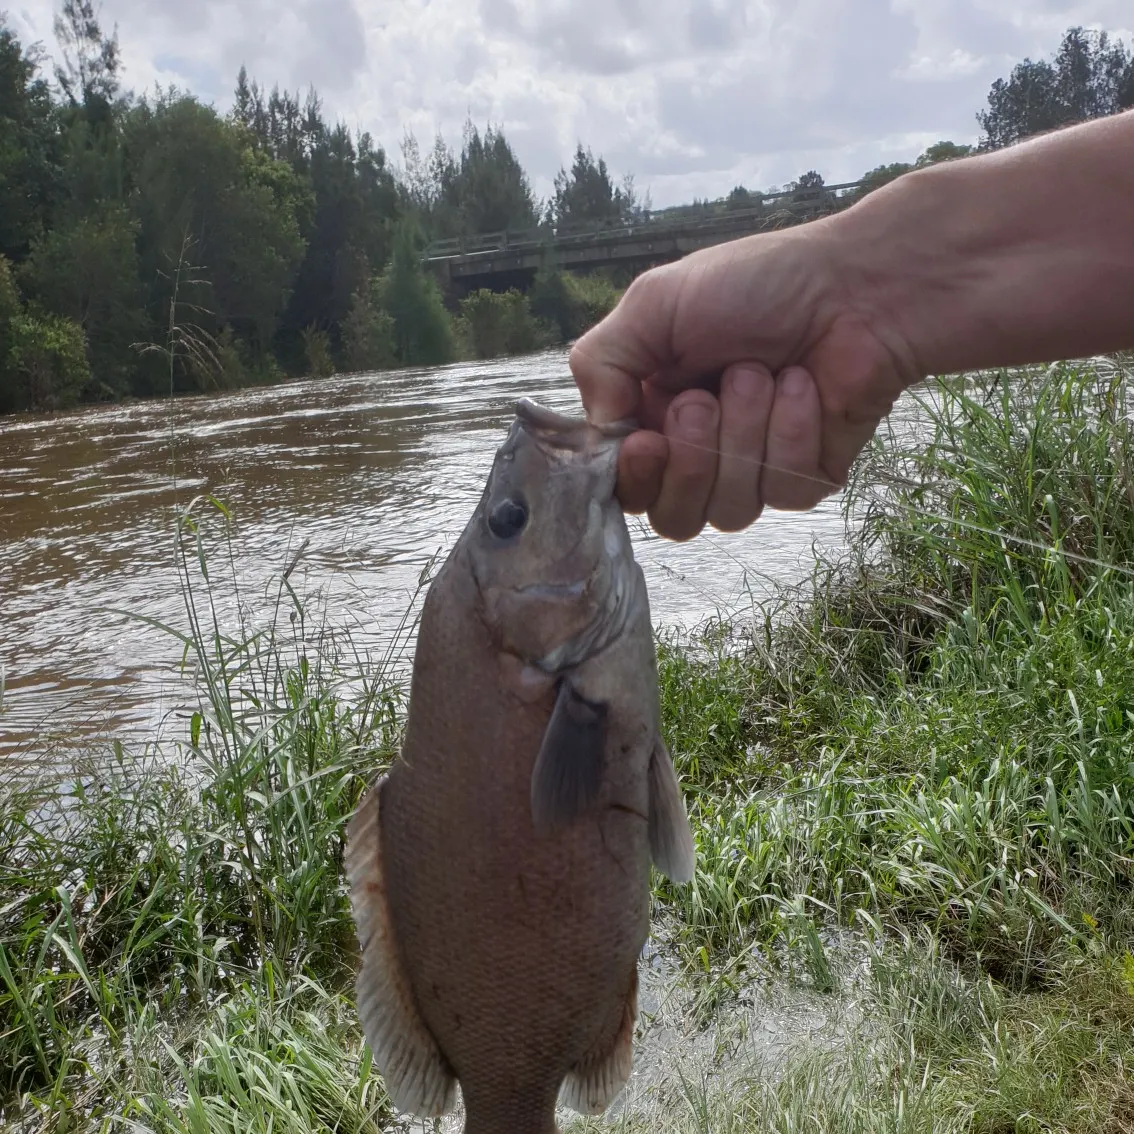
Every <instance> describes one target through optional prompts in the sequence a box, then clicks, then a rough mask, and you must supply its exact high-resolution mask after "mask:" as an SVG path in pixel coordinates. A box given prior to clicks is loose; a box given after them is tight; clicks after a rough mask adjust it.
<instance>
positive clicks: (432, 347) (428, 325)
mask: <svg viewBox="0 0 1134 1134" xmlns="http://www.w3.org/2000/svg"><path fill="white" fill-rule="evenodd" d="M377 292H378V298H379V303H380V305H381V307H382V309H383V310H384V311H385V312H386V313H387V314H388V315H389V316H390V318H391V319H392V320H393V325H394V349H395V353H396V355H397V358H398V361H399V362H400V363H401V364H402V365H403V366H439V365H441V364H442V363H446V362H449V361H451V360H452V358H453V353H454V351H453V345H454V344H453V329H452V326H451V325H450V322H449V315H448V312H447V311H446V310H445V304H444V302H443V301H442V299H441V292H440V289H439V288H438V286H437V283H436V281H435V280H434V279H433V277H432V276H431V275H427V274H426V272H425V269H424V268H422V266H421V258H420V255H419V244H418V239H417V235H416V233H415V231H414V228H413V227H412V226H411V225H410V224H402V225H401V226H400V227H399V228H398V230H397V233H396V234H395V236H394V251H393V255H392V256H391V258H390V265H389V267H388V268H387V269H386V271H385V272H384V273H383V274H382V277H381V278H380V279H379V281H378V283H377Z"/></svg>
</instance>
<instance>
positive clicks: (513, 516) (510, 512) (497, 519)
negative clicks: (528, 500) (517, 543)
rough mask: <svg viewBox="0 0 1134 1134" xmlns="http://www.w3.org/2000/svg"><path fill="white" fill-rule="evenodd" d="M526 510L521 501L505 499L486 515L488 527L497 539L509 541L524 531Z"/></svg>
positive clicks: (526, 517) (526, 520) (526, 516)
mask: <svg viewBox="0 0 1134 1134" xmlns="http://www.w3.org/2000/svg"><path fill="white" fill-rule="evenodd" d="M527 522H528V508H527V505H526V504H525V503H524V502H523V501H522V500H510V499H508V498H507V497H505V498H504V499H503V500H501V501H500V503H499V504H497V505H496V506H495V507H494V508H493V509H492V511H491V512H489V513H488V526H489V528H490V530H491V531H492V534H493V535H494V536H496V537H497V538H498V539H511V538H512V537H513V536H515V535H519V534H520V532H522V531H523V530H524V526H525V525H526V524H527Z"/></svg>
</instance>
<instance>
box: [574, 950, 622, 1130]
mask: <svg viewBox="0 0 1134 1134" xmlns="http://www.w3.org/2000/svg"><path fill="white" fill-rule="evenodd" d="M637 1019H638V969H637V966H635V967H634V971H633V975H632V977H631V981H630V989H629V991H628V992H627V994H626V1000H625V1002H624V1004H623V1007H622V1023H621V1026H620V1027H619V1029H618V1034H617V1035H616V1036H615V1038H614V1043H613V1044H612V1045H610V1046H607V1047H604V1048H602V1049H596V1050H595V1051H593V1052H589V1053H588V1054H587V1055H586V1056H584V1057H583V1059H581V1060H580V1061H579V1062H578V1063H577V1064H576V1065H575V1066H574V1067H573V1068H571V1070H570V1072H569V1073H568V1075H567V1077H566V1079H564V1081H563V1087H562V1089H561V1091H560V1095H559V1098H560V1102H562V1103H563V1105H564V1106H568V1107H570V1108H571V1109H572V1110H574V1111H576V1112H578V1113H579V1114H602V1112H603V1111H604V1110H606V1108H607V1107H608V1106H610V1104H611V1103H612V1102H614V1100H615V1099H616V1098H617V1097H618V1093H619V1091H621V1090H622V1088H623V1087H624V1086H625V1085H626V1080H627V1079H629V1078H630V1072H631V1071H632V1070H633V1068H634V1024H635V1022H636V1021H637Z"/></svg>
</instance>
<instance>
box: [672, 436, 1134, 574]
mask: <svg viewBox="0 0 1134 1134" xmlns="http://www.w3.org/2000/svg"><path fill="white" fill-rule="evenodd" d="M681 444H682V445H684V446H686V447H687V448H690V449H698V450H700V451H701V452H703V453H712V454H714V455H716V456H723V455H724V454H723V453H722V452H721V450H720V449H714V448H712V447H711V446H708V445H695V444H693V443H692V442H689V441H682V442H681ZM956 455H958V456H963V454H956ZM728 456H729V457H730V458H731V459H732V460H739V461H742V462H744V463H745V464H750V465H755V466H757V467H759V468H764V469H770V470H771V471H772V472H778V473H784V474H785V475H787V476H794V477H798V478H799V479H800V480H807V481H811V482H812V483H813V484H821V485H823V486H824V487H825V488H828V489H835V490H842V489H843V488H844V487H845V486H844V485H838V484H835V483H833V482H832V481H830V480H828V479H827V478H826V477H819V476H811V475H810V474H808V473H802V472H797V471H796V470H794V469H788V468H782V467H781V466H779V465H773V464H771V463H770V462H768V461H761V460H757V459H756V458H755V457H745V456H742V455H740V454H737V453H730V454H728ZM919 487H925V486H924V485H922V486H919ZM830 495H832V496H833V495H835V493H834V492H832V493H831V494H830ZM886 504H887V505H889V506H893V507H895V508H898V509H903V510H905V511H907V512H912V513H915V514H916V515H918V516H921V517H922V518H923V519H926V520H936V521H937V522H939V523H942V524H953V525H954V526H956V527H959V528H963V529H965V530H967V531H971V532H974V533H977V534H979V535H987V536H992V537H993V538H994V539H999V540H1003V541H1005V542H1008V543H1014V544H1017V545H1019V546H1021V547H1026V548H1029V549H1031V550H1033V551H1042V552H1043V553H1044V554H1045V555H1058V556H1062V557H1063V558H1064V559H1068V560H1071V561H1072V562H1075V563H1081V564H1083V565H1084V566H1088V567H1100V568H1102V569H1103V570H1106V571H1115V572H1118V573H1119V574H1122V575H1128V576H1130V577H1131V578H1134V568H1132V567H1124V566H1123V565H1122V564H1120V563H1108V562H1107V561H1106V560H1104V559H1097V558H1095V557H1094V556H1092V555H1081V554H1079V553H1078V552H1074V551H1066V550H1064V549H1062V548H1058V547H1055V546H1053V545H1051V544H1046V543H1043V542H1042V541H1041V540H1036V539H1030V538H1029V537H1027V536H1020V535H1013V534H1012V533H1011V532H1005V531H1001V530H999V529H997V528H992V527H988V526H987V525H984V524H978V523H976V522H975V521H973V520H962V519H960V518H959V517H957V516H944V515H941V514H939V513H936V512H926V511H924V510H923V509H921V508H917V507H915V506H914V505H913V504H903V503H901V502H900V501H896V500H891V501H887V502H886ZM921 538H923V539H930V538H932V537H930V536H929V535H927V534H922V536H921Z"/></svg>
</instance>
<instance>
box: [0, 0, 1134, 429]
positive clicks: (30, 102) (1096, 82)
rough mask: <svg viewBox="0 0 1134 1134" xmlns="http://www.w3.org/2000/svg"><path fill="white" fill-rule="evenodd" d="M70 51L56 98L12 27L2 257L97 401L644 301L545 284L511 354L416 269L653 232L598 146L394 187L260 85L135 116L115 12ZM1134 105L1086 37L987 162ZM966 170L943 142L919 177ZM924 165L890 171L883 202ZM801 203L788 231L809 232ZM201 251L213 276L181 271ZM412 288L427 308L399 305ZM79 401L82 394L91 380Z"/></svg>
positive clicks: (481, 338) (581, 325)
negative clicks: (544, 189)
mask: <svg viewBox="0 0 1134 1134" xmlns="http://www.w3.org/2000/svg"><path fill="white" fill-rule="evenodd" d="M56 35H57V39H58V41H59V47H60V51H59V52H58V56H59V62H58V66H57V67H56V69H55V78H56V80H57V89H56V90H55V92H54V93H53V90H52V87H51V86H50V85H49V83H48V82H47V79H46V77H45V74H44V72H45V68H46V66H47V65H46V61H45V60H46V57H45V56H44V54H43V53H42V51H41V50H40V49H39V48H33V49H30V50H25V48H24V47H23V46H22V45H21V43H20V42H19V40H18V38H17V37H16V35H15V33H14V32H13V30H12V29H11V28H10V27H8V26H7V25H6V21H5V20H4V19H0V256H4V257H5V258H6V259H7V260H8V261H9V263H10V265H11V267H12V270H13V272H14V273H15V278H16V280H17V282H18V284H19V286H20V288H21V289H22V293H23V298H24V299H26V300H27V301H28V302H29V303H31V304H32V305H34V312H35V314H34V316H33V317H34V318H35V319H40V318H41V316H43V317H47V316H51V317H62V318H64V319H67V320H71V321H73V322H74V323H76V324H78V326H79V327H80V328H81V330H82V333H83V337H84V340H85V343H86V352H87V364H88V366H89V368H90V374H91V377H90V380H89V381H84V382H82V383H81V384H80V386H79V396H80V397H81V398H84V399H86V398H107V397H123V396H149V395H155V394H163V395H167V394H169V393H170V392H174V393H176V392H180V391H194V390H205V389H213V388H216V387H218V386H221V387H225V386H232V385H238V384H242V383H244V382H249V381H267V380H271V379H272V378H274V377H281V376H284V375H286V374H291V375H299V374H306V373H308V372H310V370H311V368H312V361H313V360H312V358H311V357H310V355H309V351H308V345H309V344H310V342H312V341H313V340H311V339H310V336H309V335H308V334H307V328H311V327H316V328H319V329H320V331H321V332H322V333H325V335H326V342H325V344H324V343H322V340H320V344H321V345H320V351H321V353H320V355H319V359H318V360H317V361H318V365H317V367H316V369H317V370H320V371H323V370H325V369H326V368H327V367H328V366H329V365H331V362H333V363H334V364H335V365H346V366H349V367H350V368H352V369H353V368H356V367H363V368H370V367H380V366H388V365H392V364H415V365H416V364H424V365H429V364H431V363H432V362H434V361H436V360H443V359H450V358H452V357H453V356H454V353H455V352H456V351H457V350H458V344H460V349H461V350H464V349H466V343H467V344H468V345H467V349H468V350H469V351H470V352H471V353H477V354H480V353H483V351H484V350H485V349H487V347H486V345H485V344H486V343H488V342H489V341H490V340H493V341H498V342H504V341H505V339H507V342H508V343H509V344H511V345H506V346H504V347H503V348H502V349H507V350H513V349H519V347H518V346H517V345H516V344H517V343H518V342H534V343H535V344H536V345H539V344H542V343H544V342H548V341H550V340H551V338H553V337H558V338H561V339H565V340H570V339H572V338H575V337H577V336H578V335H579V334H580V333H581V331H582V330H583V329H585V327H586V326H588V325H590V324H591V323H593V322H594V321H596V319H598V318H600V317H601V315H602V314H604V313H605V311H606V310H607V309H608V308H609V303H610V301H611V295H612V294H613V293H615V292H616V291H617V287H618V286H622V285H623V284H624V283H625V282H627V281H625V280H623V279H621V278H619V279H618V280H617V286H616V284H615V283H614V282H610V283H609V285H607V284H599V283H598V282H597V277H595V278H594V279H591V280H590V281H589V282H584V283H578V284H576V283H575V282H572V281H573V280H574V277H569V276H559V275H557V274H556V272H555V270H554V268H553V266H550V265H549V266H546V267H545V268H544V270H542V271H541V272H540V273H539V274H538V275H537V278H536V279H535V281H534V286H533V287H532V288H531V289H530V292H529V306H530V307H531V310H532V313H533V316H534V318H535V329H534V332H532V331H531V328H527V327H526V325H525V324H524V323H523V322H522V321H521V322H518V323H516V330H515V332H514V333H512V334H511V335H510V337H509V336H505V337H503V338H502V337H501V333H500V332H499V331H490V330H489V329H488V324H487V323H485V320H488V322H491V319H490V317H489V315H488V314H487V308H486V309H485V312H484V313H482V314H481V315H480V316H478V317H477V318H479V319H480V321H481V324H482V325H481V326H480V329H479V330H478V329H477V327H474V323H473V322H470V320H469V318H468V316H467V315H461V314H459V312H458V310H457V309H458V307H459V303H458V300H457V297H456V296H455V295H448V294H447V295H445V296H442V295H441V294H440V293H439V291H438V289H437V287H436V286H435V285H434V283H433V281H432V279H431V278H428V277H426V276H424V275H423V274H422V273H421V272H420V271H419V270H418V266H417V265H415V264H413V263H411V260H412V259H413V256H414V255H417V254H419V253H420V251H421V249H422V247H423V245H424V244H425V243H428V242H429V241H432V240H436V239H438V238H442V237H449V236H464V235H474V234H477V233H483V232H494V231H499V230H502V229H503V230H507V229H512V230H524V231H528V232H530V231H531V230H533V229H542V231H544V232H546V233H547V235H548V236H551V235H552V234H553V233H554V231H555V230H556V229H559V230H562V231H567V232H569V231H570V230H571V229H572V228H575V227H582V228H584V229H590V228H603V227H608V226H620V225H624V224H628V223H631V222H635V223H637V222H638V221H640V220H641V219H643V218H644V216H645V215H646V214H647V213H648V212H649V211H650V210H649V202H648V195H647V197H646V199H640V198H639V194H638V193H637V191H636V190H635V187H634V182H633V177H632V176H626V177H625V178H623V179H622V180H621V182H618V183H616V181H615V178H614V177H613V175H612V173H611V171H610V170H609V169H608V167H607V164H606V161H605V160H604V159H603V157H602V156H601V155H597V156H596V155H595V154H594V153H593V152H592V151H591V150H590V149H588V148H587V147H585V146H584V145H583V144H582V143H581V142H580V143H579V144H578V145H577V146H576V149H575V152H574V155H573V158H572V161H571V162H570V163H569V166H568V167H567V168H564V169H561V170H560V171H559V174H558V176H557V177H556V179H555V184H554V191H553V193H552V196H551V199H550V200H549V201H546V202H542V203H541V202H537V201H536V199H535V196H534V194H533V192H532V188H531V183H530V180H529V178H528V176H527V174H526V172H525V170H524V169H523V167H522V165H521V163H520V160H519V157H518V156H517V154H516V152H515V150H514V149H513V148H512V145H511V143H510V142H509V141H508V139H507V138H506V137H505V135H504V132H503V130H502V129H501V128H500V127H499V126H495V125H489V126H487V127H485V128H481V127H478V126H475V125H474V124H473V123H472V122H471V121H469V122H466V124H465V129H464V133H463V137H462V139H461V143H460V146H459V149H458V150H456V151H454V150H453V149H451V148H450V147H449V145H448V144H447V143H446V142H445V140H444V139H442V138H440V137H438V138H437V139H436V140H435V141H434V144H433V148H432V150H431V151H430V152H429V153H428V154H427V155H425V156H424V157H423V155H422V154H421V152H420V151H419V149H418V146H417V142H416V140H415V139H414V138H413V136H412V135H407V136H406V138H405V140H404V144H403V153H404V157H405V161H404V168H403V169H401V170H400V171H395V169H394V168H393V167H392V165H391V164H390V163H389V162H388V161H387V156H386V153H385V151H384V150H383V149H382V147H381V146H380V145H378V144H377V143H376V142H375V140H374V139H373V138H371V136H370V135H368V134H366V133H357V132H355V131H352V130H350V129H348V128H347V127H346V126H345V125H343V124H342V123H334V122H331V121H328V119H327V118H326V116H325V114H324V110H323V106H322V103H321V101H320V99H319V96H318V94H317V93H316V92H315V91H310V92H309V93H308V94H306V95H305V96H302V97H301V96H300V95H299V94H298V93H297V94H292V93H290V92H288V91H281V90H280V89H279V88H278V87H277V88H273V89H272V90H271V91H270V92H269V91H266V90H263V89H261V88H260V87H259V86H258V84H257V83H256V82H255V80H253V79H251V78H250V77H249V76H248V74H247V72H246V71H245V70H244V69H241V71H240V73H239V75H238V77H237V81H236V90H235V99H234V105H233V108H232V110H231V112H230V113H229V114H227V115H221V114H219V113H218V112H217V111H216V110H215V109H214V108H213V107H211V106H207V105H203V104H202V103H201V102H200V101H199V100H197V99H196V98H194V97H193V96H192V94H191V93H187V92H185V91H180V90H176V89H169V90H161V89H158V90H156V91H155V92H153V93H151V94H147V95H146V96H145V97H140V98H139V97H136V96H135V95H134V94H133V93H132V92H130V91H128V90H124V89H123V88H122V83H121V76H122V68H123V60H122V55H121V51H120V47H119V43H118V37H117V32H115V31H113V30H112V29H107V28H105V27H104V26H103V24H102V22H101V16H100V13H99V10H98V6H97V4H95V3H94V0H59V10H58V20H57V26H56ZM1132 103H1134V63H1132V62H1131V58H1130V55H1129V52H1128V51H1127V49H1126V48H1125V47H1124V46H1123V45H1122V44H1121V43H1118V42H1117V41H1113V40H1111V39H1108V38H1106V37H1105V36H1103V35H1102V34H1101V33H1095V32H1086V31H1082V30H1081V29H1078V28H1072V29H1070V30H1069V31H1068V32H1067V33H1066V35H1065V36H1064V40H1063V44H1062V46H1061V48H1060V49H1059V52H1058V53H1057V55H1056V56H1055V58H1054V59H1053V61H1051V62H1049V63H1032V62H1031V61H1024V63H1022V64H1020V66H1019V67H1018V68H1017V69H1016V71H1015V72H1013V74H1012V76H1010V77H1009V78H1008V79H1006V80H1002V81H1001V82H1000V83H999V84H997V85H996V86H995V87H994V88H993V91H992V94H991V95H990V103H989V108H988V110H987V111H985V112H984V113H983V114H982V116H981V120H982V125H983V127H984V129H985V135H986V136H985V141H984V144H985V146H986V147H987V146H992V145H1000V144H1006V143H1007V142H1009V141H1012V140H1014V139H1015V138H1017V137H1022V136H1025V135H1026V134H1027V133H1029V132H1032V131H1034V130H1036V129H1046V128H1050V127H1051V126H1055V125H1059V124H1062V123H1063V122H1066V121H1073V120H1078V119H1080V118H1083V117H1092V116H1097V115H1100V114H1106V113H1113V112H1114V111H1115V110H1116V109H1118V108H1120V107H1123V106H1128V105H1131V104H1132ZM965 152H967V147H964V146H957V145H955V144H953V143H952V142H947V141H942V142H938V143H936V144H935V145H933V146H931V147H929V149H927V150H926V151H925V153H923V154H922V155H921V156H920V157H918V158H917V160H916V162H914V163H913V167H914V168H918V167H921V166H924V165H927V164H932V163H933V162H936V161H940V160H948V159H949V158H953V157H957V156H961V155H963V154H964V153H965ZM908 168H910V167H909V166H907V165H906V164H905V163H896V164H893V165H890V166H884V167H879V168H878V169H876V170H873V171H871V172H870V173H869V174H867V177H866V180H867V182H868V184H867V186H866V191H869V190H870V189H872V188H876V187H877V186H879V185H881V184H884V183H885V182H886V181H888V180H891V179H892V178H893V177H894V176H897V175H899V174H901V173H903V172H905V171H906V170H907V169H908ZM816 190H818V192H819V193H820V198H819V199H820V202H821V204H822V205H824V207H826V206H830V207H843V205H844V204H850V203H851V201H852V198H850V197H837V198H836V197H834V196H831V195H828V194H827V192H826V190H825V188H824V185H823V178H822V176H821V175H820V174H819V172H818V171H816V170H809V171H808V172H806V173H804V174H803V175H802V176H801V177H800V178H799V179H797V180H796V181H794V182H792V183H791V184H790V185H789V186H788V188H787V193H788V195H789V197H790V196H792V195H794V196H796V197H797V198H799V202H802V201H803V200H804V199H808V200H810V199H811V198H812V197H813V195H814V192H815V191H816ZM764 199H765V198H764V194H762V193H760V192H758V191H755V190H748V189H746V188H744V187H743V186H737V187H736V188H735V189H734V190H733V191H732V193H730V194H729V195H728V197H727V198H723V199H720V200H715V201H710V200H697V201H694V202H693V203H692V204H688V205H683V206H676V207H674V208H672V209H667V210H665V211H664V213H665V217H666V218H667V219H674V220H678V219H681V218H683V217H687V218H698V219H699V218H703V217H710V216H725V215H727V214H728V213H729V211H730V210H736V209H745V210H759V209H761V208H762V207H763V206H764ZM799 202H796V203H791V202H789V208H787V209H781V208H778V207H777V209H776V211H777V212H778V213H779V214H780V215H781V216H782V217H783V218H785V220H787V221H790V220H791V213H792V208H794V207H795V204H798V203H799ZM800 211H801V210H800V209H798V208H795V212H796V213H797V214H798V213H800ZM807 211H808V213H809V212H810V210H807ZM796 219H798V217H797V218H796ZM407 226H408V227H409V228H413V229H415V230H416V231H417V232H418V233H419V238H415V239H416V245H415V247H416V252H411V251H410V249H409V247H408V246H406V245H404V244H403V246H402V247H401V251H400V254H399V256H398V257H394V255H393V254H394V249H395V242H396V238H397V234H398V233H399V232H403V231H406V230H407ZM186 249H191V250H192V257H191V259H192V263H191V270H187V271H183V270H179V265H180V266H181V267H182V268H184V266H185V265H184V263H183V259H184V254H185V251H186ZM395 259H396V260H397V263H395V262H394V260H395ZM403 285H404V286H405V287H406V288H407V289H408V290H407V292H406V294H405V295H404V296H398V295H396V294H395V291H396V290H397V289H398V288H400V287H402V286H403ZM175 289H176V291H177V296H178V298H177V302H176V304H175V306H176V308H177V325H178V326H180V327H183V328H185V329H186V332H185V333H186V335H187V336H188V338H187V340H186V343H187V342H188V341H189V340H191V341H192V342H193V343H194V344H195V347H194V349H193V350H189V349H186V350H183V351H174V352H172V353H170V352H166V354H165V355H164V356H163V355H162V353H161V351H155V350H152V349H149V348H148V347H145V346H143V347H142V348H141V349H139V344H152V343H154V342H168V341H169V338H170V326H169V314H170V309H171V302H172V300H173V296H174V292H175ZM359 297H361V298H359ZM477 302H481V301H477ZM493 302H496V301H493ZM517 310H518V308H517ZM474 322H475V320H474ZM44 326H45V327H46V326H48V324H44ZM60 326H61V325H60ZM552 328H555V330H552ZM529 332H531V333H529ZM473 339H476V340H477V342H476V344H473V342H472V340H473ZM183 345H185V344H183ZM328 360H330V361H328ZM411 360H412V361H411ZM170 361H172V363H173V365H172V367H171V366H170V365H168V363H169V362H170ZM41 363H42V359H41ZM40 369H41V370H42V366H41V367H40ZM48 369H50V367H49V368H48ZM15 373H16V372H15V371H14V370H13V369H12V368H11V367H7V366H5V367H4V368H3V369H2V370H0V385H5V386H8V385H10V384H11V383H14V382H15V381H16V378H15V377H14V375H15ZM25 378H26V374H25V375H24V376H23V377H21V378H20V379H19V381H20V382H21V383H25ZM55 380H59V379H58V378H57V379H55ZM65 385H66V386H67V388H68V390H71V389H72V388H73V384H72V383H71V382H70V380H68V382H67V383H66V384H65ZM28 396H29V395H28V391H27V387H26V383H25V385H22V386H21V387H20V388H19V389H16V388H15V387H14V386H12V387H11V388H2V389H0V405H4V406H7V407H12V406H16V405H24V404H27V400H28ZM70 396H71V393H67V394H66V397H68V398H69V397H70ZM54 398H55V395H52V396H51V399H49V400H54Z"/></svg>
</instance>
